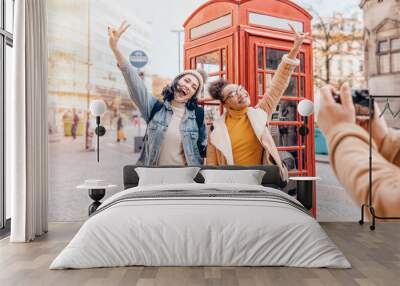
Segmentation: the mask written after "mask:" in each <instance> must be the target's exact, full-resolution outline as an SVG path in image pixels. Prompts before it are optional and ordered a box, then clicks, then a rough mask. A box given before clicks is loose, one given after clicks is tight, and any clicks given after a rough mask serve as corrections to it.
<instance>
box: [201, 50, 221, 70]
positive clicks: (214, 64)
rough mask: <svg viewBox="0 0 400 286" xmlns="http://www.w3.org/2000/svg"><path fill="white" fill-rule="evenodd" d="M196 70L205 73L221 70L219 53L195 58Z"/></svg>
mask: <svg viewBox="0 0 400 286" xmlns="http://www.w3.org/2000/svg"><path fill="white" fill-rule="evenodd" d="M196 68H201V69H203V70H205V71H206V72H207V73H215V72H219V71H220V70H221V66H220V52H219V51H215V52H211V53H208V54H205V55H201V56H198V57H196Z"/></svg>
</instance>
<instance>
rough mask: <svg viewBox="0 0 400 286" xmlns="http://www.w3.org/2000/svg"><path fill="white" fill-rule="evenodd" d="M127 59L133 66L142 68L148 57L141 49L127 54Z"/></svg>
mask: <svg viewBox="0 0 400 286" xmlns="http://www.w3.org/2000/svg"><path fill="white" fill-rule="evenodd" d="M129 61H130V62H131V65H133V66H134V67H135V68H138V69H140V68H142V67H144V66H145V65H146V64H147V63H148V62H149V57H148V56H147V55H146V53H145V52H143V51H141V50H137V51H133V52H132V53H131V54H130V55H129Z"/></svg>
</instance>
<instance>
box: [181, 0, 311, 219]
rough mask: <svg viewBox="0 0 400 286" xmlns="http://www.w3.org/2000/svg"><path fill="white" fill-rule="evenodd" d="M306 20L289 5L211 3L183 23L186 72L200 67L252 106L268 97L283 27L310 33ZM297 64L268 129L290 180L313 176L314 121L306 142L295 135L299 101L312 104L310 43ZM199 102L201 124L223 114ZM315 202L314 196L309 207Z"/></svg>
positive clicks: (283, 48)
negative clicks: (241, 90) (240, 90)
mask: <svg viewBox="0 0 400 286" xmlns="http://www.w3.org/2000/svg"><path fill="white" fill-rule="evenodd" d="M311 18H312V17H311V15H310V14H309V13H308V12H307V11H305V10H304V9H303V8H301V7H300V6H298V5H296V4H294V3H293V2H291V1H289V0H210V1H208V2H207V3H205V4H204V5H202V6H201V7H199V8H198V9H197V10H196V11H194V12H193V14H192V15H190V17H189V18H188V19H187V20H186V22H185V23H184V28H185V45H184V51H185V52H184V53H185V68H198V67H200V68H203V69H204V70H206V71H207V73H208V75H209V78H208V82H212V81H213V80H216V79H218V78H220V77H223V78H226V79H228V80H229V81H231V82H234V83H238V84H241V85H243V86H244V87H246V89H247V90H248V91H249V94H250V97H251V104H252V105H255V104H256V103H257V101H258V100H259V98H261V97H262V95H263V94H265V93H267V94H268V89H269V87H270V83H271V79H272V76H273V74H274V72H275V70H276V68H277V67H278V65H279V63H280V60H281V58H282V55H283V54H285V53H288V51H289V50H290V48H291V47H292V45H293V41H294V36H293V32H292V31H291V30H290V28H289V26H288V23H291V24H292V25H293V26H294V27H295V29H296V30H297V31H300V32H309V33H310V34H311ZM299 59H300V61H301V64H300V66H299V68H297V69H296V71H295V72H294V74H293V76H292V77H291V80H290V84H289V87H288V88H287V90H286V91H285V93H284V96H283V97H282V99H281V102H280V104H279V106H278V108H277V110H276V112H275V113H274V114H273V116H272V122H270V128H271V133H272V135H273V137H274V139H275V142H276V145H277V146H278V150H279V151H280V154H281V157H282V159H283V160H285V162H286V163H287V164H288V167H289V173H290V175H292V176H299V175H301V176H315V157H314V127H313V122H314V118H313V117H311V118H310V119H309V120H308V128H309V130H310V133H309V134H308V136H307V140H306V142H302V138H301V136H300V135H298V131H297V130H298V127H299V126H301V125H303V122H304V121H303V118H301V116H300V115H299V114H298V113H297V104H298V102H299V101H300V100H302V99H304V98H307V99H310V100H312V101H313V68H312V43H311V41H310V40H306V41H305V42H304V44H303V46H302V47H301V50H300V53H299ZM201 102H202V103H203V104H204V107H205V111H206V120H210V121H211V120H213V119H214V118H215V117H216V116H218V114H219V112H218V111H221V110H222V109H221V107H220V106H219V104H218V102H215V101H212V100H211V99H210V98H209V97H208V95H207V93H205V97H204V98H202V99H201ZM314 189H315V188H314ZM315 198H316V196H315V192H314V206H315V205H316V201H315ZM313 214H314V216H315V214H316V209H315V208H314V209H313Z"/></svg>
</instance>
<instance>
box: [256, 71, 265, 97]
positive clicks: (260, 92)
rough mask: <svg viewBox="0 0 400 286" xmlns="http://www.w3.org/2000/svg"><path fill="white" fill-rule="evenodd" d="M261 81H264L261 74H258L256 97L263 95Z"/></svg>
mask: <svg viewBox="0 0 400 286" xmlns="http://www.w3.org/2000/svg"><path fill="white" fill-rule="evenodd" d="M263 81H264V78H263V74H262V73H259V74H258V81H257V82H258V95H262V94H263V93H264V90H263Z"/></svg>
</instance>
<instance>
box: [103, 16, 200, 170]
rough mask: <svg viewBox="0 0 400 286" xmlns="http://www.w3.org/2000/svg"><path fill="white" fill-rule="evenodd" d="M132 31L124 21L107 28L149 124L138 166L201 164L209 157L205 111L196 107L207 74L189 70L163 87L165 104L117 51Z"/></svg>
mask: <svg viewBox="0 0 400 286" xmlns="http://www.w3.org/2000/svg"><path fill="white" fill-rule="evenodd" d="M128 28H129V25H127V24H126V22H125V21H124V22H123V23H122V24H121V26H120V27H119V28H118V29H114V28H112V27H108V34H109V44H110V47H111V50H112V51H113V53H114V56H115V58H116V60H117V64H118V67H119V68H120V70H121V72H122V74H123V76H124V79H125V82H126V84H127V86H128V91H129V95H130V97H131V99H132V100H133V102H134V103H135V104H136V106H137V107H138V108H139V110H140V112H141V114H142V117H143V118H144V120H145V121H146V123H147V130H146V135H145V138H144V146H143V150H142V153H141V155H140V158H139V161H138V164H143V165H146V166H158V165H202V164H203V162H204V157H205V156H206V148H207V132H206V125H205V122H204V110H203V108H201V107H199V106H198V105H197V96H198V95H199V94H200V93H201V92H203V89H204V81H205V80H206V77H207V76H206V74H204V72H203V71H199V70H186V71H184V72H182V73H180V74H179V75H177V76H176V77H175V79H174V80H173V82H172V83H171V84H170V85H168V86H167V87H165V88H164V90H163V92H162V94H163V97H164V100H163V102H161V101H159V100H158V99H157V98H156V97H155V96H153V95H151V94H149V93H148V92H147V90H146V87H145V85H144V83H143V81H142V79H141V78H140V77H139V75H138V73H137V72H136V70H135V69H133V68H132V67H131V65H130V64H129V63H128V62H127V60H126V59H125V58H124V56H123V55H122V53H121V51H120V50H119V49H118V40H119V39H120V37H121V35H122V34H123V33H124V32H125V31H126V30H127V29H128Z"/></svg>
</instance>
